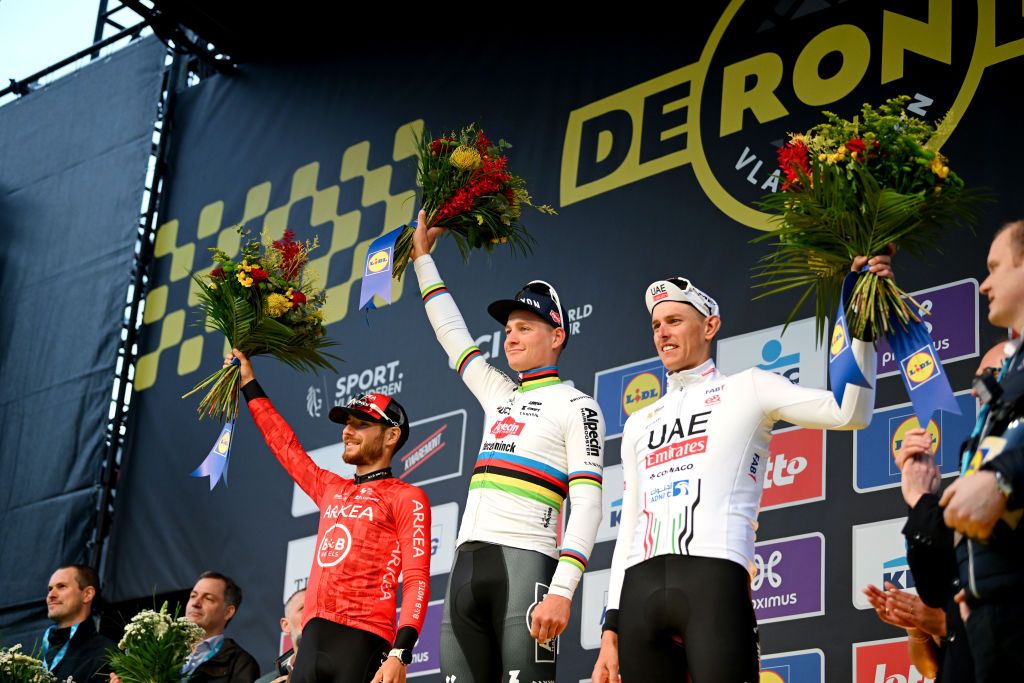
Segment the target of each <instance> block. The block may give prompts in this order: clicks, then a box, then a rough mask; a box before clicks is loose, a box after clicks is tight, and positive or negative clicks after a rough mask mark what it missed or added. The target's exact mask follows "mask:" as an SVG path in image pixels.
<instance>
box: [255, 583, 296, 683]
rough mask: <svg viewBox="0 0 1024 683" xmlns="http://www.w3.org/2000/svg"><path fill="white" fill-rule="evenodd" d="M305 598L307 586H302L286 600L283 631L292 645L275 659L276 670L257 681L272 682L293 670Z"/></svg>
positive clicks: (282, 620)
mask: <svg viewBox="0 0 1024 683" xmlns="http://www.w3.org/2000/svg"><path fill="white" fill-rule="evenodd" d="M305 600H306V589H305V588H300V589H299V590H297V591H295V592H294V593H292V594H291V595H290V596H288V599H287V600H285V603H284V616H283V617H281V632H282V633H286V634H288V638H289V639H290V640H291V643H292V646H291V647H290V648H288V651H287V652H285V653H284V654H282V655H281V656H280V657H278V658H277V659H276V660H275V662H274V670H273V671H271V672H270V673H267V674H264V675H263V676H261V677H260V678H258V679H257V680H256V683H271V681H275V680H277V679H279V678H282V677H287V676H288V674H290V673H291V672H292V668H293V667H294V666H295V656H296V655H297V654H298V649H299V639H300V638H301V637H302V607H303V603H304V602H305Z"/></svg>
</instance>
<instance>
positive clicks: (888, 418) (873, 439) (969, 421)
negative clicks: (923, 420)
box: [853, 391, 977, 493]
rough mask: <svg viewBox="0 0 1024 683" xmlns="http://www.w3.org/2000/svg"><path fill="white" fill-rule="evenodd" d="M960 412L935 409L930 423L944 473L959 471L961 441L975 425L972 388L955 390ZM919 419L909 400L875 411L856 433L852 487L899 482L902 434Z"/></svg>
mask: <svg viewBox="0 0 1024 683" xmlns="http://www.w3.org/2000/svg"><path fill="white" fill-rule="evenodd" d="M955 396H956V402H957V405H958V406H959V407H960V415H954V414H952V413H947V412H944V411H936V412H935V414H934V415H933V416H932V419H931V420H930V422H929V424H928V432H929V433H930V434H931V435H932V442H933V444H934V446H935V463H936V464H937V465H938V466H939V469H940V470H941V471H942V476H944V477H950V476H954V475H956V474H957V473H958V472H959V471H960V444H961V443H962V442H963V440H964V438H966V437H967V436H968V435H969V434H970V433H971V430H972V429H973V428H974V421H975V419H976V415H977V404H976V403H975V400H974V397H973V396H971V393H970V392H969V391H959V392H956V394H955ZM918 426H919V423H918V421H917V416H916V415H915V414H914V407H913V405H911V404H910V403H901V404H899V405H895V406H891V407H889V408H882V409H879V410H876V411H875V414H874V416H873V417H872V418H871V424H870V425H868V426H867V427H866V428H864V429H861V430H858V431H855V432H854V433H853V488H854V490H855V491H857V492H858V493H865V492H867V491H877V490H879V489H886V488H893V487H896V486H899V485H900V471H899V470H898V469H897V468H896V460H895V457H896V453H897V451H899V449H900V447H901V446H902V445H903V438H904V436H905V435H906V433H907V432H908V431H909V430H911V429H917V428H918Z"/></svg>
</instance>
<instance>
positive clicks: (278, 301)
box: [267, 294, 292, 318]
mask: <svg viewBox="0 0 1024 683" xmlns="http://www.w3.org/2000/svg"><path fill="white" fill-rule="evenodd" d="M291 308H292V302H291V301H290V300H289V299H288V297H286V296H284V295H283V294H271V295H270V296H268V297H267V313H269V314H270V317H271V318H280V317H281V316H282V315H284V314H285V313H287V312H288V311H290V310H291Z"/></svg>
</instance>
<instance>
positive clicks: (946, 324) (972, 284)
mask: <svg viewBox="0 0 1024 683" xmlns="http://www.w3.org/2000/svg"><path fill="white" fill-rule="evenodd" d="M910 296H911V297H912V298H913V299H914V300H915V301H917V303H919V304H920V305H921V306H920V308H919V309H918V314H919V315H921V319H922V320H923V321H924V324H925V326H926V327H927V328H928V332H929V333H931V336H932V349H930V351H932V352H933V353H934V360H936V361H938V362H941V363H943V364H945V363H952V362H953V361H958V360H963V359H964V358H973V357H975V356H977V355H978V281H977V280H975V279H974V278H967V279H966V280H957V281H956V282H950V283H948V284H945V285H939V286H938V287H930V288H928V289H922V290H920V291H917V292H911V293H910ZM928 355H929V356H931V354H928ZM898 361H899V359H898V358H896V357H895V356H894V355H893V352H892V347H891V346H889V342H888V341H887V340H886V339H884V338H883V339H879V340H878V366H877V372H878V377H888V376H890V375H895V374H897V373H898V372H899V362H898ZM923 361H924V359H918V362H914V361H910V367H912V368H915V371H916V372H921V371H922V370H927V369H928V366H927V364H925V365H924V366H923V367H922V366H921V363H922V362H923ZM933 376H934V375H933Z"/></svg>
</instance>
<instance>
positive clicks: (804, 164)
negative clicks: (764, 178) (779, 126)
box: [778, 140, 811, 190]
mask: <svg viewBox="0 0 1024 683" xmlns="http://www.w3.org/2000/svg"><path fill="white" fill-rule="evenodd" d="M778 155H779V168H781V169H782V172H783V173H785V174H786V181H785V182H784V183H782V189H783V190H787V189H789V186H790V185H793V184H796V183H799V182H800V173H799V172H800V171H803V173H804V175H810V174H811V165H810V162H809V161H808V150H807V145H805V144H804V143H803V142H800V141H797V142H793V141H792V140H790V141H789V142H787V143H786V144H785V145H783V146H782V147H779V151H778Z"/></svg>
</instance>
